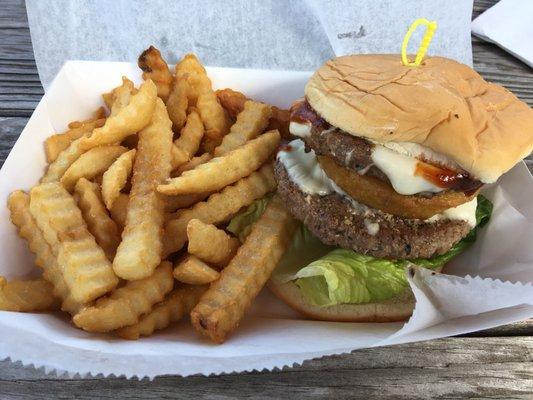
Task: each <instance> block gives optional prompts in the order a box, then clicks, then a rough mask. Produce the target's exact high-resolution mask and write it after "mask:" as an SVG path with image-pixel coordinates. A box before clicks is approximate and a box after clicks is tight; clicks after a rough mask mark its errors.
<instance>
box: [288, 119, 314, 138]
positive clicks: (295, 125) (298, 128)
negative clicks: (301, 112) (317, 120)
mask: <svg viewBox="0 0 533 400" xmlns="http://www.w3.org/2000/svg"><path fill="white" fill-rule="evenodd" d="M311 128H312V124H311V123H310V122H308V123H305V124H302V123H300V122H295V121H291V122H290V123H289V132H290V133H291V134H292V135H294V136H298V137H301V138H306V137H309V136H311Z"/></svg>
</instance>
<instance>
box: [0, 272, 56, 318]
mask: <svg viewBox="0 0 533 400" xmlns="http://www.w3.org/2000/svg"><path fill="white" fill-rule="evenodd" d="M53 292H54V290H53V286H52V284H51V283H49V282H47V281H45V280H44V279H42V278H41V279H32V280H18V279H15V280H12V281H9V282H8V281H6V279H5V278H4V277H2V276H0V311H19V312H35V311H46V310H53V309H55V308H57V307H58V306H59V299H58V298H57V297H55V296H54V293H53Z"/></svg>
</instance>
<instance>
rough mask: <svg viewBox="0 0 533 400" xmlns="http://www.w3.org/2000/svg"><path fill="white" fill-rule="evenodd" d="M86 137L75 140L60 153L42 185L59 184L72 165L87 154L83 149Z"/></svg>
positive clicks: (43, 178)
mask: <svg viewBox="0 0 533 400" xmlns="http://www.w3.org/2000/svg"><path fill="white" fill-rule="evenodd" d="M86 137H87V135H85V136H82V137H81V138H79V139H76V140H74V141H73V142H72V143H70V145H69V146H68V147H67V148H66V149H65V150H63V151H62V152H61V153H59V155H58V156H57V158H56V159H55V161H54V162H53V163H52V164H50V165H49V166H48V169H47V170H46V173H45V174H44V176H43V177H42V179H41V182H42V183H47V182H57V181H59V179H61V177H62V176H63V174H64V173H65V171H66V170H67V169H68V168H69V167H70V166H71V165H72V163H73V162H74V161H76V160H77V159H78V158H79V157H80V156H81V155H82V154H83V153H84V152H85V150H84V149H83V147H82V142H83V140H84V138H86Z"/></svg>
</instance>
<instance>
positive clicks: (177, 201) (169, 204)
mask: <svg viewBox="0 0 533 400" xmlns="http://www.w3.org/2000/svg"><path fill="white" fill-rule="evenodd" d="M212 194H213V193H210V192H208V193H194V194H182V195H179V196H164V198H163V199H164V201H165V211H166V212H167V213H171V212H174V211H177V210H179V209H181V208H188V207H190V206H193V205H194V204H196V203H198V202H200V201H203V200H205V199H207V198H208V197H209V196H211V195H212Z"/></svg>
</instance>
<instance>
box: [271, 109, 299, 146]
mask: <svg viewBox="0 0 533 400" xmlns="http://www.w3.org/2000/svg"><path fill="white" fill-rule="evenodd" d="M290 117H291V113H290V111H289V110H283V109H281V108H278V107H276V106H272V114H271V116H270V121H269V122H268V126H267V129H269V130H271V129H277V130H278V131H279V133H280V134H281V137H282V138H283V139H286V140H290V139H292V138H293V136H292V135H291V133H290V132H289V123H290Z"/></svg>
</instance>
